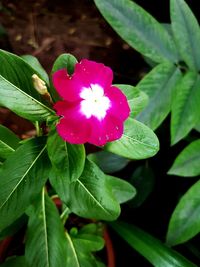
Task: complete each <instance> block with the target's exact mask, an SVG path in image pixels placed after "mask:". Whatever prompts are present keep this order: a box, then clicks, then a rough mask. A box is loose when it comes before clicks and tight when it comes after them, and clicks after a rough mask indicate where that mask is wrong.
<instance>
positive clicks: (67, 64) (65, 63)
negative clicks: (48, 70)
mask: <svg viewBox="0 0 200 267" xmlns="http://www.w3.org/2000/svg"><path fill="white" fill-rule="evenodd" d="M76 63H77V59H76V58H75V57H74V56H73V55H71V54H61V55H60V56H59V57H58V58H57V59H56V61H55V62H54V64H53V68H52V73H54V72H56V71H57V70H60V69H64V68H65V69H67V71H68V73H69V74H72V73H73V72H74V66H75V64H76ZM50 91H51V96H52V98H53V100H54V101H57V100H59V98H60V97H59V95H58V93H57V92H56V90H55V89H54V87H53V86H51V87H50Z"/></svg>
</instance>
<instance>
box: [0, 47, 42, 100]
mask: <svg viewBox="0 0 200 267" xmlns="http://www.w3.org/2000/svg"><path fill="white" fill-rule="evenodd" d="M0 62H1V64H0V75H1V76H2V77H3V78H4V79H5V80H7V81H8V82H10V83H11V84H12V85H14V86H15V87H17V88H20V90H21V91H23V92H25V93H26V94H27V95H30V96H32V98H34V99H36V100H38V101H39V102H44V100H43V98H42V97H41V95H40V94H39V93H38V92H37V90H36V89H35V88H34V86H33V82H32V75H33V74H37V75H38V76H40V75H39V73H38V72H36V70H34V69H33V68H32V67H31V66H30V65H29V64H28V63H27V62H25V61H24V60H23V59H22V58H21V57H18V56H16V55H14V54H12V53H9V52H7V51H4V50H1V49H0ZM1 87H2V86H0V88H1ZM1 90H2V88H1ZM9 96H10V95H9ZM10 97H11V96H10ZM21 103H23V102H21Z"/></svg>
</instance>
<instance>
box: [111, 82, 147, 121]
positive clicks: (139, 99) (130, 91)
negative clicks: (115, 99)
mask: <svg viewBox="0 0 200 267" xmlns="http://www.w3.org/2000/svg"><path fill="white" fill-rule="evenodd" d="M115 86H117V87H118V88H120V89H121V91H122V92H123V93H124V94H125V96H126V97H127V99H128V104H129V107H130V109H131V113H130V117H132V118H134V117H135V116H136V115H137V114H139V113H140V112H141V111H142V110H143V109H144V108H145V107H146V106H147V103H148V96H147V94H146V93H144V92H142V91H140V90H139V89H138V88H136V87H134V86H131V85H126V84H115Z"/></svg>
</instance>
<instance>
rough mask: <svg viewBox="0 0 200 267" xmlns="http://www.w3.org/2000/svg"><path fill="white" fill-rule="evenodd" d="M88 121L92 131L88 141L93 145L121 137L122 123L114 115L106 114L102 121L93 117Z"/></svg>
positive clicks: (103, 143) (99, 144)
mask: <svg viewBox="0 0 200 267" xmlns="http://www.w3.org/2000/svg"><path fill="white" fill-rule="evenodd" d="M90 123H91V128H92V131H91V134H90V137H89V139H88V142H89V143H91V144H93V145H97V146H103V145H105V144H106V143H107V142H111V141H114V140H117V139H119V138H121V136H122V134H123V123H122V121H120V120H118V119H117V118H116V117H112V116H110V115H108V116H106V118H105V119H104V120H102V121H99V120H98V119H96V118H94V117H93V118H91V119H90Z"/></svg>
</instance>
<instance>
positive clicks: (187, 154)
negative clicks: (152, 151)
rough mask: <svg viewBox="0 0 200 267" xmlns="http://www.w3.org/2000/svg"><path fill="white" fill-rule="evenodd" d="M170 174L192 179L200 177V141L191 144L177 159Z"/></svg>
mask: <svg viewBox="0 0 200 267" xmlns="http://www.w3.org/2000/svg"><path fill="white" fill-rule="evenodd" d="M168 174H173V175H178V176H183V177H192V176H197V175H200V140H196V141H194V142H192V143H191V144H189V145H188V146H187V147H186V148H185V149H183V151H182V152H181V153H180V154H179V155H178V157H177V158H176V159H175V161H174V163H173V165H172V167H171V168H170V170H169V171H168Z"/></svg>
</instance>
